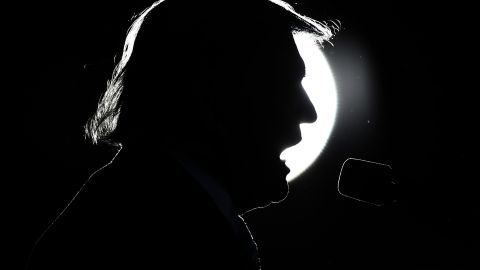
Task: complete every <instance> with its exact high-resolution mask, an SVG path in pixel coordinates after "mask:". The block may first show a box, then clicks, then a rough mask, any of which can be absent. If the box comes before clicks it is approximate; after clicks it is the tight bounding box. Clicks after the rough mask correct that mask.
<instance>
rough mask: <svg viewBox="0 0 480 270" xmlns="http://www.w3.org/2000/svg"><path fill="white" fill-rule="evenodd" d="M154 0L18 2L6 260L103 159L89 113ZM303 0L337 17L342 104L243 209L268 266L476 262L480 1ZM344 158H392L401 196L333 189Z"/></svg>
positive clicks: (330, 52) (309, 10)
mask: <svg viewBox="0 0 480 270" xmlns="http://www.w3.org/2000/svg"><path fill="white" fill-rule="evenodd" d="M149 3H151V1H146V0H142V1H131V2H130V3H128V2H121V3H120V2H116V1H103V2H100V1H82V2H76V3H70V2H66V3H62V4H59V3H53V2H50V3H45V2H42V3H38V2H37V3H26V2H24V3H22V5H23V6H22V7H19V8H18V9H16V10H17V11H21V12H18V13H15V16H16V17H15V19H14V20H13V21H11V25H13V27H9V28H10V29H13V30H14V31H13V35H12V37H13V38H12V40H14V41H15V43H13V45H14V47H15V48H14V50H13V51H12V52H13V55H14V59H15V65H13V66H12V69H13V70H14V71H15V74H16V75H18V76H15V78H14V79H15V83H14V84H13V85H14V87H13V88H12V87H10V89H15V91H18V92H20V93H21V99H19V100H18V99H17V100H16V101H19V102H14V103H15V107H16V108H17V110H16V111H14V115H21V118H22V119H21V121H20V122H21V127H20V128H19V130H21V136H18V133H15V134H13V136H14V137H15V139H19V140H18V141H17V140H14V142H15V143H12V144H14V146H15V151H14V154H12V155H11V158H10V160H13V166H9V167H8V168H7V169H6V171H7V172H11V173H5V174H4V176H5V177H6V179H7V181H6V182H8V183H9V184H12V187H10V186H9V185H7V188H5V189H4V191H2V193H4V194H6V195H7V196H3V197H4V198H7V202H6V203H5V204H4V206H5V208H6V210H7V211H6V213H7V214H6V215H5V216H6V218H5V222H4V224H6V225H7V226H8V229H7V230H5V231H4V232H5V235H4V236H5V239H9V240H10V239H13V240H12V241H11V242H10V241H4V243H7V245H8V250H9V253H7V254H8V256H6V257H7V258H9V260H4V262H6V263H10V261H11V263H13V266H14V267H13V268H20V267H21V265H22V262H23V261H24V260H25V258H26V256H27V254H28V250H29V249H30V248H31V246H32V245H33V243H34V241H35V238H36V237H37V236H38V235H39V234H40V233H41V232H42V230H43V229H44V228H45V227H46V226H47V224H48V222H49V221H50V220H52V218H53V217H54V216H55V214H56V213H57V212H58V211H59V210H60V209H61V207H62V205H64V203H65V202H66V201H67V200H68V199H69V198H70V197H71V196H72V195H73V194H74V192H75V190H76V189H77V188H78V187H79V186H80V184H81V183H82V182H83V181H84V180H85V179H86V177H87V175H88V172H89V170H91V168H93V167H95V166H98V164H99V163H100V162H101V160H102V158H100V157H99V158H98V160H92V158H91V157H90V155H89V154H91V151H93V150H92V149H91V147H89V146H88V145H87V144H86V143H85V142H84V140H83V135H82V129H83V127H82V126H83V124H84V123H85V121H86V119H87V117H88V116H89V114H90V113H91V112H93V111H94V109H95V106H96V102H97V99H98V96H99V94H100V93H101V91H103V89H104V86H105V85H106V80H107V79H108V77H109V75H110V72H111V69H112V67H113V64H114V59H113V57H114V55H115V54H117V53H118V52H119V51H120V49H121V46H122V43H123V39H124V35H125V32H126V30H127V28H128V26H129V19H130V18H131V17H132V16H133V15H134V14H135V13H138V12H140V11H141V10H142V9H143V8H145V7H147V6H148V4H149ZM290 3H291V4H294V3H293V2H290ZM297 3H298V5H295V4H294V7H295V8H296V9H297V11H299V12H300V13H304V14H306V15H308V16H311V17H313V18H316V19H318V20H327V19H339V20H340V21H341V22H342V29H341V31H340V32H339V33H338V34H337V36H336V37H335V38H334V39H333V44H334V46H330V45H326V47H325V48H324V52H325V55H326V56H327V58H328V60H329V63H330V65H331V68H332V70H333V72H334V74H335V79H336V83H337V87H338V98H339V107H338V115H337V122H336V124H335V127H334V130H333V133H332V136H331V138H330V140H329V142H328V144H327V146H326V148H325V150H324V151H323V153H322V155H321V156H320V157H319V158H318V159H317V161H316V162H315V163H314V165H313V166H312V167H311V168H310V169H309V170H308V171H307V172H306V173H305V174H303V175H302V176H300V177H299V178H298V179H296V180H295V181H294V182H292V183H291V185H290V186H291V193H290V196H289V197H288V198H287V199H286V200H285V201H284V202H283V203H281V204H276V205H272V206H270V207H268V208H266V209H261V210H257V211H253V212H251V213H248V214H247V215H246V216H245V219H246V221H247V223H248V224H249V225H250V229H251V231H252V233H253V235H254V237H255V239H256V240H257V243H258V245H259V250H260V254H261V257H262V262H263V263H262V264H263V269H267V270H268V269H343V268H348V267H364V266H365V267H369V268H372V267H373V268H384V269H392V268H401V269H406V268H408V269H418V268H422V269H438V268H443V267H448V268H454V269H476V267H478V264H479V263H478V262H477V261H476V260H475V255H476V254H478V251H479V248H478V240H480V239H479V237H478V232H477V230H478V227H479V225H480V224H479V222H478V217H479V214H478V207H477V205H478V203H477V198H476V196H477V195H476V193H477V192H476V186H477V184H476V181H477V178H478V177H477V176H476V174H475V169H476V165H475V164H474V161H475V158H474V157H475V151H474V150H473V149H474V147H473V145H474V144H473V142H474V140H475V139H476V137H475V136H474V135H473V131H474V130H475V126H476V123H477V121H476V117H475V116H476V113H475V110H474V108H475V105H474V96H475V90H476V87H474V85H473V84H472V83H471V81H473V78H475V77H474V74H473V71H475V70H476V65H475V64H476V63H475V62H474V60H473V56H474V50H473V48H472V47H473V40H474V39H475V31H473V28H474V27H473V18H474V17H472V14H471V13H472V12H473V9H472V8H471V7H468V6H464V5H463V4H462V3H460V2H455V3H445V4H438V3H437V4H425V3H424V4H421V5H420V4H419V3H416V2H415V1H403V2H397V3H392V2H384V3H382V4H378V3H374V2H373V1H363V2H362V1H358V2H355V3H348V2H340V1H313V0H311V1H306V0H305V1H298V2H297ZM17 103H19V104H17ZM18 108H20V109H18ZM18 111H20V114H19V113H18ZM6 130H8V129H6ZM6 133H8V132H6ZM87 155H88V156H89V159H88V160H87V159H86V157H87ZM349 157H356V158H362V159H368V160H372V161H377V162H382V163H387V164H390V165H391V166H392V167H393V170H394V173H395V177H396V179H397V181H399V182H400V183H401V185H402V196H401V200H400V201H399V205H398V206H397V207H396V208H393V209H383V208H375V207H371V206H368V205H363V204H361V203H358V202H355V201H351V200H349V199H346V198H344V197H341V196H339V195H338V194H337V191H336V184H337V179H338V174H339V172H340V167H341V165H342V163H343V161H344V160H345V159H346V158H349ZM9 268H12V267H9Z"/></svg>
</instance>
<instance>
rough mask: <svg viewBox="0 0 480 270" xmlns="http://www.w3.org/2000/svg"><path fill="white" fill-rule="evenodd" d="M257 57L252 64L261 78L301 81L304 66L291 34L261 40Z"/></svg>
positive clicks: (303, 74)
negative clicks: (254, 63) (257, 69)
mask: <svg viewBox="0 0 480 270" xmlns="http://www.w3.org/2000/svg"><path fill="white" fill-rule="evenodd" d="M257 56H258V57H257V58H256V59H255V60H254V62H256V65H258V66H259V67H260V70H259V71H260V73H261V74H263V76H268V75H271V76H274V77H276V78H277V79H301V78H303V77H304V76H305V64H304V62H303V59H302V58H301V56H300V53H299V52H298V49H297V46H296V44H295V40H294V38H293V35H292V33H291V32H287V33H282V35H279V34H277V35H273V36H270V37H269V38H266V39H264V40H262V41H261V45H260V46H259V51H258V54H257Z"/></svg>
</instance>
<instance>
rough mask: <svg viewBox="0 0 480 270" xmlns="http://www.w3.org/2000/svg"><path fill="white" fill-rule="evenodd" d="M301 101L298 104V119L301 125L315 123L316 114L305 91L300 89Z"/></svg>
mask: <svg viewBox="0 0 480 270" xmlns="http://www.w3.org/2000/svg"><path fill="white" fill-rule="evenodd" d="M301 90H302V91H300V92H301V93H302V94H301V99H300V104H299V117H300V122H301V123H313V122H315V121H317V112H316V110H315V107H314V106H313V104H312V102H311V101H310V98H309V97H308V95H307V93H306V92H305V90H304V89H303V87H302V89H301Z"/></svg>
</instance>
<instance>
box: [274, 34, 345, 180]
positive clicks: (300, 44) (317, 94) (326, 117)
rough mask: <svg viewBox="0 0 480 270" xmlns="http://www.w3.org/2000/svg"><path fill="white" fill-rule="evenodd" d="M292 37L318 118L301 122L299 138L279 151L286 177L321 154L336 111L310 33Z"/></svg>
mask: <svg viewBox="0 0 480 270" xmlns="http://www.w3.org/2000/svg"><path fill="white" fill-rule="evenodd" d="M294 39H295V43H296V44H297V48H298V51H299V53H300V56H301V57H302V59H303V61H304V63H305V68H306V70H305V72H306V75H305V78H304V79H303V80H302V85H303V88H304V89H305V91H306V93H307V95H308V97H309V98H310V101H311V102H312V104H313V106H314V107H315V110H316V112H317V121H315V122H314V123H311V124H301V125H300V129H301V131H302V141H301V142H300V143H298V144H296V145H294V146H292V147H289V148H287V149H285V150H284V151H283V152H282V154H281V155H280V158H281V159H283V160H285V161H286V165H287V166H288V168H289V169H290V173H289V174H288V175H287V181H291V180H293V179H295V178H296V177H298V176H299V175H300V174H301V173H303V172H304V171H305V170H306V169H308V167H310V165H311V164H312V163H313V162H314V161H315V160H316V159H317V157H318V156H319V155H320V153H321V152H322V150H323V149H324V147H325V145H326V143H327V141H328V138H329V137H330V133H331V132H332V129H333V125H334V123H335V118H336V113H337V90H336V86H335V80H334V77H333V73H332V71H331V69H330V66H329V65H328V62H327V59H326V58H325V56H324V55H323V53H322V51H321V50H320V48H319V47H318V45H317V44H316V43H315V39H314V37H313V36H312V35H311V34H307V33H297V34H294Z"/></svg>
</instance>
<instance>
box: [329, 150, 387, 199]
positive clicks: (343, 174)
mask: <svg viewBox="0 0 480 270" xmlns="http://www.w3.org/2000/svg"><path fill="white" fill-rule="evenodd" d="M337 188H338V192H339V193H340V195H342V196H345V197H347V198H350V199H354V200H357V201H360V202H364V203H368V204H371V205H375V206H383V205H389V204H393V203H395V202H396V189H397V184H396V183H395V181H394V179H393V173H392V167H390V166H389V165H387V164H383V163H378V162H373V161H368V160H363V159H357V158H348V159H347V160H345V162H343V165H342V168H341V170H340V176H339V178H338V186H337Z"/></svg>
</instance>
